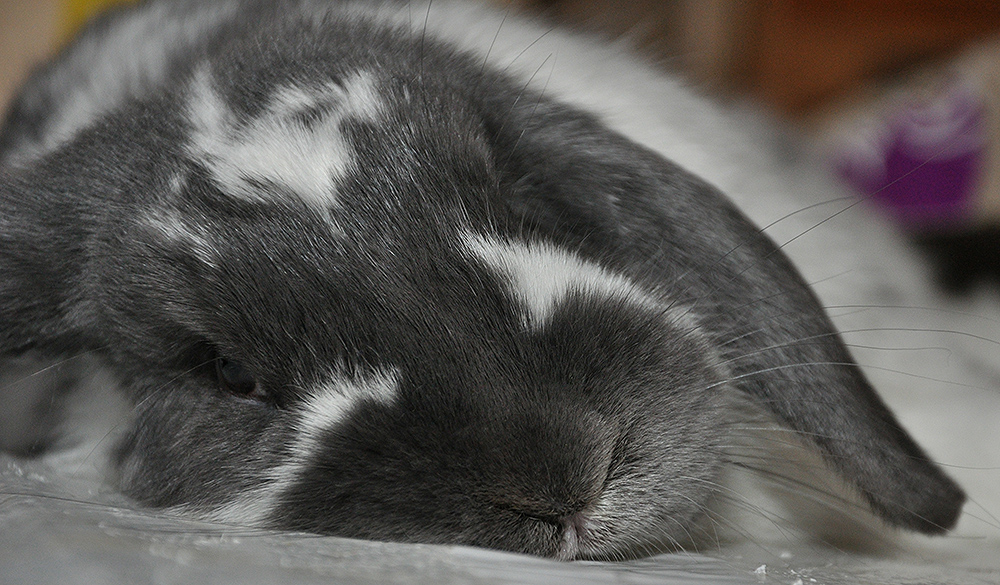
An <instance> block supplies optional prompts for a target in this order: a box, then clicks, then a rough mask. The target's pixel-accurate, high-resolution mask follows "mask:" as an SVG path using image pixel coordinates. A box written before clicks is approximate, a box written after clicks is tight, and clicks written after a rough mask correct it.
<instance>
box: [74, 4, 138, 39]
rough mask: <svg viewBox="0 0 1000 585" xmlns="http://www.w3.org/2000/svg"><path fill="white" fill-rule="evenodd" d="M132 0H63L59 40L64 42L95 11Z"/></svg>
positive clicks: (93, 14) (92, 15)
mask: <svg viewBox="0 0 1000 585" xmlns="http://www.w3.org/2000/svg"><path fill="white" fill-rule="evenodd" d="M130 2H132V0H63V2H62V7H61V15H60V17H59V20H60V25H59V37H60V41H62V42H66V41H67V40H69V39H71V38H73V35H75V34H76V33H77V31H79V30H80V27H82V26H83V25H84V23H86V22H87V21H88V20H90V19H91V18H93V17H94V16H95V15H96V14H97V13H99V12H101V11H102V10H105V9H107V8H109V7H111V6H114V5H116V4H126V3H130Z"/></svg>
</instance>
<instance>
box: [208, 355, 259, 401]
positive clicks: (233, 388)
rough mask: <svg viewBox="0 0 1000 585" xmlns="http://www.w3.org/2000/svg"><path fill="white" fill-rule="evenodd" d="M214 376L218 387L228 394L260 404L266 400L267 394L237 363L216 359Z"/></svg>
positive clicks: (248, 372)
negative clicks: (256, 401) (217, 381)
mask: <svg viewBox="0 0 1000 585" xmlns="http://www.w3.org/2000/svg"><path fill="white" fill-rule="evenodd" d="M215 375H216V377H217V378H218V380H219V387H220V388H222V389H223V390H225V391H226V392H229V393H230V394H234V395H236V396H241V397H244V398H249V399H251V400H258V401H261V402H264V401H266V400H267V394H266V393H265V392H264V390H263V389H262V388H261V387H260V384H259V383H257V379H256V378H254V376H253V374H251V373H250V370H248V369H246V368H245V367H244V366H243V364H241V363H239V362H236V361H232V360H227V359H225V358H217V359H216V360H215Z"/></svg>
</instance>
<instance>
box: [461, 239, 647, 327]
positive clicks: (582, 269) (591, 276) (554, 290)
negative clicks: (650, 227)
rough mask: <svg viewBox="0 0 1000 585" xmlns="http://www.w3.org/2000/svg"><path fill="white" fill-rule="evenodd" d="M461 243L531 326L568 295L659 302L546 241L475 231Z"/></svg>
mask: <svg viewBox="0 0 1000 585" xmlns="http://www.w3.org/2000/svg"><path fill="white" fill-rule="evenodd" d="M464 242H465V245H466V248H467V249H468V250H469V251H470V252H471V253H472V254H473V255H475V256H476V257H477V258H479V259H480V260H482V261H484V262H485V263H486V264H487V265H488V266H489V267H491V268H492V269H494V270H495V271H496V272H497V273H499V274H500V275H501V276H503V277H504V278H506V279H508V280H509V284H510V291H511V292H512V293H513V294H514V295H516V296H517V297H518V298H519V299H520V300H521V302H522V303H523V304H524V308H525V309H526V315H525V317H526V321H527V323H528V325H529V326H531V327H539V326H541V325H544V324H545V323H546V322H547V321H548V319H549V317H550V316H551V314H552V311H553V310H554V309H555V307H556V306H557V305H558V304H559V302H560V301H562V300H563V299H564V298H566V296H567V295H569V294H571V293H581V294H583V295H586V296H594V297H601V298H609V299H620V300H624V301H628V302H631V303H633V304H638V305H642V306H646V307H653V306H657V305H658V304H659V303H657V302H656V301H655V300H654V299H652V298H651V297H650V296H649V295H648V294H646V293H645V292H644V291H643V290H641V289H640V288H639V287H638V286H636V285H635V284H633V283H632V282H631V281H630V280H628V279H627V278H625V277H623V276H620V275H618V274H614V273H612V272H610V271H608V270H606V269H605V268H603V267H601V266H599V265H597V264H595V263H593V262H590V261H587V260H584V259H583V258H580V257H579V256H577V255H576V254H573V253H572V252H569V251H567V250H563V249H560V248H557V247H555V246H553V245H551V244H548V243H544V242H535V243H524V242H505V241H500V240H497V239H494V238H489V237H486V236H481V235H476V234H466V236H465V238H464Z"/></svg>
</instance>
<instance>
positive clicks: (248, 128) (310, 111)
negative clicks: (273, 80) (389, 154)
mask: <svg viewBox="0 0 1000 585" xmlns="http://www.w3.org/2000/svg"><path fill="white" fill-rule="evenodd" d="M375 85H376V84H375V79H374V77H373V76H372V74H371V73H369V72H367V71H359V72H357V73H355V74H353V75H351V76H350V77H348V78H347V79H346V80H344V82H343V83H342V84H338V83H334V82H328V83H325V84H322V85H319V86H311V87H303V86H289V87H284V88H281V89H279V90H277V91H276V92H275V93H274V95H273V96H272V97H271V100H270V102H269V104H268V106H267V107H266V108H265V111H264V113H263V114H261V115H260V116H258V117H257V118H255V119H253V120H249V121H246V120H239V119H237V116H236V114H235V113H234V112H232V111H231V110H230V109H229V108H228V107H227V105H226V104H225V102H224V101H223V99H222V97H221V96H219V94H218V93H217V92H216V91H215V89H214V88H213V87H212V82H211V76H210V74H209V73H208V71H207V70H202V71H201V72H199V73H198V75H197V76H196V78H195V82H194V92H193V94H194V98H193V99H192V101H191V103H190V104H189V115H190V119H191V125H192V127H193V134H192V140H191V144H190V152H191V154H192V155H193V156H194V158H195V159H196V160H203V161H205V162H206V163H207V165H208V169H209V171H210V172H211V173H212V175H213V177H214V178H215V180H216V181H217V182H218V183H219V185H220V186H221V187H222V188H223V189H224V190H226V191H227V192H228V193H229V194H231V195H233V196H236V197H242V198H244V199H248V200H251V201H262V200H264V199H265V198H266V197H268V196H272V195H269V194H268V192H266V191H263V190H261V189H260V188H259V185H258V184H257V183H261V182H263V183H272V184H276V185H280V186H283V187H285V188H287V189H288V190H290V191H291V192H292V193H294V194H295V195H296V196H298V197H300V198H301V199H302V200H303V201H304V202H306V203H307V204H309V205H310V206H312V207H314V208H316V209H319V210H323V211H327V210H329V209H330V208H333V207H336V206H337V183H338V181H339V180H340V179H342V178H343V177H344V176H345V175H346V174H347V171H348V170H349V169H350V167H351V165H352V164H353V152H352V148H351V145H350V144H349V143H348V142H347V141H346V140H345V138H344V136H343V134H342V133H341V131H340V125H341V123H342V122H343V121H344V120H346V119H349V118H353V119H366V120H374V119H376V117H377V116H378V114H379V112H380V111H381V109H382V101H381V99H380V98H379V96H378V93H377V90H376V86H375ZM306 116H311V117H312V120H311V121H309V122H307V121H306V120H305V117H306Z"/></svg>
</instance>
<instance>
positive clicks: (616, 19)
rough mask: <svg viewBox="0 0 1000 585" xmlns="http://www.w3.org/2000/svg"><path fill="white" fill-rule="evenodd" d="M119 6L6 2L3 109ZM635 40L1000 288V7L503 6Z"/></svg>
mask: <svg viewBox="0 0 1000 585" xmlns="http://www.w3.org/2000/svg"><path fill="white" fill-rule="evenodd" d="M122 1H123V0H0V105H4V104H6V103H7V102H8V101H9V100H10V99H11V98H12V96H13V94H14V92H15V91H16V88H17V87H18V85H19V84H20V83H22V82H23V80H24V78H25V76H26V75H27V74H28V72H29V70H30V68H31V67H32V66H33V65H35V64H37V63H39V62H40V61H42V60H44V59H45V58H46V57H47V56H50V55H51V54H53V52H54V51H56V50H57V48H58V47H59V46H60V45H62V44H63V43H65V42H66V41H67V39H69V38H71V37H72V34H73V33H74V32H75V31H76V30H77V29H78V28H79V26H81V24H82V23H83V22H84V21H85V20H86V19H87V18H88V17H90V16H91V15H92V14H94V13H96V12H97V11H99V10H102V9H104V8H105V7H107V6H108V5H110V4H115V3H121V2H122ZM493 2H494V3H496V4H499V5H501V6H509V7H511V8H512V9H513V10H516V11H526V12H531V13H535V14H538V15H540V16H542V17H543V18H547V19H550V20H552V21H553V22H554V23H559V24H568V25H570V26H572V27H576V28H579V29H582V30H586V31H590V32H593V33H597V34H599V35H602V36H607V37H611V38H615V39H623V40H624V41H625V42H626V43H628V44H629V45H631V46H633V47H635V48H636V49H637V50H638V51H639V52H641V53H643V54H644V55H645V56H646V57H647V58H649V59H650V60H652V61H653V62H655V63H656V64H658V65H661V66H662V67H664V68H666V69H669V70H671V71H674V72H677V73H680V74H681V75H684V76H686V77H687V78H688V79H689V80H690V82H691V83H692V84H693V85H695V86H696V87H698V88H700V89H701V90H702V91H703V92H705V93H708V94H710V95H712V96H714V97H716V98H717V99H723V100H743V101H748V100H749V101H753V102H756V103H758V104H761V105H762V106H763V107H765V108H767V109H768V110H770V111H771V112H773V114H774V115H775V116H776V117H777V118H779V119H780V120H781V121H783V122H785V123H787V124H788V125H790V126H793V127H795V128H797V129H798V130H800V131H802V132H803V133H804V135H805V136H807V137H808V138H809V140H810V143H811V144H813V145H814V146H815V147H816V149H817V151H818V152H820V153H821V157H822V158H823V160H824V161H825V162H826V163H827V164H829V166H830V168H832V169H833V170H834V171H835V172H836V173H837V174H838V175H839V176H840V177H841V179H842V180H843V181H844V182H845V183H846V184H848V185H849V186H850V187H852V188H853V189H855V190H856V191H857V192H858V193H859V194H860V195H863V196H866V197H871V198H872V199H874V200H875V201H876V203H878V204H879V207H880V209H882V210H883V211H884V213H885V214H886V215H887V216H889V217H890V218H891V219H893V220H894V221H895V222H897V223H898V225H900V226H901V227H902V229H904V230H905V231H906V232H907V233H909V234H910V236H911V237H912V239H913V241H914V242H915V244H916V245H918V246H919V247H920V248H921V249H922V250H924V251H925V253H926V254H927V255H928V256H929V257H930V258H932V259H933V260H934V261H935V263H936V265H937V267H938V269H939V274H940V276H941V282H942V284H943V285H944V286H945V287H946V288H947V289H948V290H950V291H952V292H956V293H962V292H966V291H969V290H971V289H973V288H975V287H976V286H979V285H981V284H985V283H992V284H994V285H1000V3H998V2H996V1H995V0H841V1H839V2H829V1H828V0H632V1H626V0H493Z"/></svg>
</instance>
